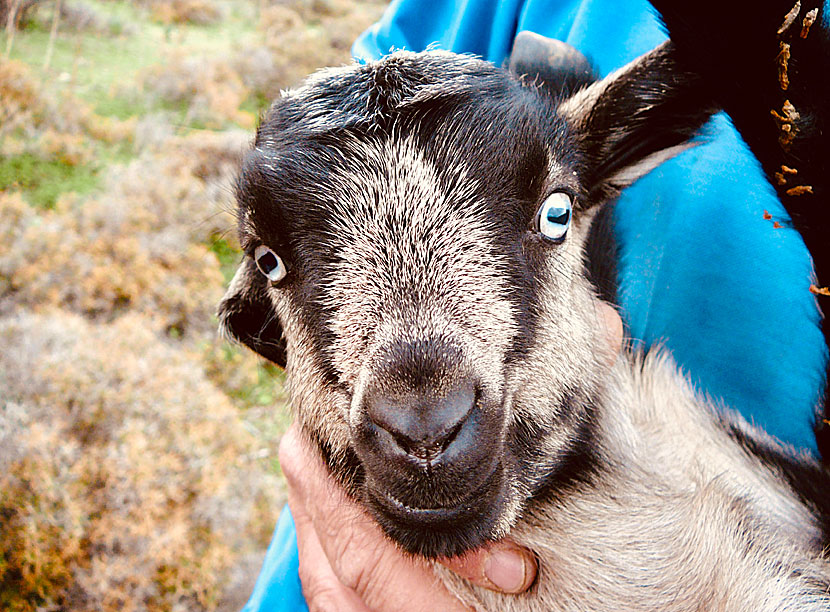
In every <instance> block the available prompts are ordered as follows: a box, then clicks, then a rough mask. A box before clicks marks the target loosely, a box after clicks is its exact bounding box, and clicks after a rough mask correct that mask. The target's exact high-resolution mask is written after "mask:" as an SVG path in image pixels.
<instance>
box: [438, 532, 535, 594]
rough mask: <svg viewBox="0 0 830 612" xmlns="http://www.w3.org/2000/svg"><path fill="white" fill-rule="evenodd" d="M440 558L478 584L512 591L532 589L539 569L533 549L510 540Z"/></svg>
mask: <svg viewBox="0 0 830 612" xmlns="http://www.w3.org/2000/svg"><path fill="white" fill-rule="evenodd" d="M440 561H441V564H442V565H444V566H445V567H448V568H449V569H451V570H452V571H454V572H455V573H456V574H458V575H459V576H461V577H462V578H466V579H467V580H469V581H470V582H472V583H474V584H477V585H479V586H483V587H485V588H488V589H490V590H493V591H500V592H502V593H510V594H516V593H523V592H524V591H526V590H527V589H529V588H530V585H532V584H533V581H534V580H536V573H537V572H538V564H537V562H536V557H535V556H534V555H533V553H532V552H530V551H529V550H527V549H526V548H522V547H521V546H518V545H517V544H515V543H513V542H510V541H509V540H502V541H500V542H496V543H494V544H491V545H490V546H488V547H486V548H479V549H476V550H471V551H470V552H468V553H466V554H464V555H461V556H458V557H451V558H448V559H441V560H440Z"/></svg>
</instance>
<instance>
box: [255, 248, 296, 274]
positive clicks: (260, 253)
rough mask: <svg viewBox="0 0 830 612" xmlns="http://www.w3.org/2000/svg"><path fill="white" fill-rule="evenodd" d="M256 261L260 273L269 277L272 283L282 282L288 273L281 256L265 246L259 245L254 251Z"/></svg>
mask: <svg viewBox="0 0 830 612" xmlns="http://www.w3.org/2000/svg"><path fill="white" fill-rule="evenodd" d="M254 261H256V267H257V268H259V271H260V272H262V273H263V274H264V275H265V276H267V277H268V280H270V281H271V282H272V283H276V282H279V281H281V280H282V279H283V278H285V275H286V274H287V273H288V270H286V269H285V264H284V263H283V262H282V259H280V256H279V255H277V254H276V253H274V251H272V250H271V249H269V248H268V247H267V246H265V245H264V244H261V245H259V246H258V247H257V248H256V249H255V250H254Z"/></svg>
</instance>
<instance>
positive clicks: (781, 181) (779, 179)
mask: <svg viewBox="0 0 830 612" xmlns="http://www.w3.org/2000/svg"><path fill="white" fill-rule="evenodd" d="M776 114H777V113H776ZM796 174H798V170H796V169H795V168H790V167H789V166H784V165H782V166H781V170H779V171H778V172H776V173H775V182H776V183H777V184H778V185H782V186H783V185H786V184H787V181H788V180H789V179H790V177H791V176H795V175H796Z"/></svg>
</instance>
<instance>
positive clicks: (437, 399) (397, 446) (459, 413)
mask: <svg viewBox="0 0 830 612" xmlns="http://www.w3.org/2000/svg"><path fill="white" fill-rule="evenodd" d="M476 399H477V398H476V386H475V384H474V383H473V382H472V381H462V382H460V383H459V384H456V385H453V386H452V387H451V388H450V389H447V390H433V389H430V390H419V391H410V392H407V393H402V394H401V393H394V394H387V393H382V392H378V391H374V392H370V393H369V394H367V397H366V404H365V406H366V413H367V416H368V417H369V419H370V421H371V423H372V424H373V425H374V426H375V427H376V428H377V430H376V435H377V440H376V442H377V444H378V450H380V451H381V453H382V454H384V455H387V456H390V457H392V456H399V455H400V453H401V452H403V453H404V454H406V455H407V456H409V457H411V458H414V459H416V460H419V461H421V462H426V463H429V462H432V461H434V460H436V459H437V458H439V457H440V456H441V455H442V454H444V453H445V452H447V451H448V450H452V451H460V452H462V453H463V452H464V451H465V450H466V449H465V448H464V446H466V445H467V444H468V443H469V442H470V441H471V440H470V438H471V437H470V436H467V435H463V434H464V432H465V429H466V428H469V427H471V426H472V421H474V420H475V419H472V418H471V416H472V414H473V411H474V409H475V406H476ZM453 454H455V452H454V453H453Z"/></svg>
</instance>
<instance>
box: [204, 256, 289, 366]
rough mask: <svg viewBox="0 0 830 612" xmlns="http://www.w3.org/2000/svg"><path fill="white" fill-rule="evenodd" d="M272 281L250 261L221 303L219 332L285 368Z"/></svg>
mask: <svg viewBox="0 0 830 612" xmlns="http://www.w3.org/2000/svg"><path fill="white" fill-rule="evenodd" d="M267 283H268V280H267V279H266V278H265V277H264V276H263V275H262V274H261V273H260V272H259V270H257V268H256V264H254V262H253V261H251V260H250V259H246V260H245V261H244V262H242V264H241V265H240V266H239V269H238V270H237V271H236V274H235V275H234V277H233V280H232V281H231V284H230V287H228V291H227V292H226V293H225V297H223V298H222V301H221V302H220V303H219V310H218V316H219V329H220V330H221V332H222V333H223V334H224V335H225V336H226V337H228V338H230V339H232V340H235V341H237V342H241V343H242V344H244V345H245V346H247V347H248V348H250V349H251V350H252V351H254V352H255V353H257V354H259V355H261V356H263V357H265V358H266V359H267V360H269V361H272V362H274V363H275V364H277V365H278V366H280V367H281V368H284V367H285V362H286V357H285V340H284V339H283V335H282V326H281V325H280V322H279V320H278V319H277V313H276V311H275V310H274V305H273V304H272V302H271V298H270V297H269V296H268V285H267Z"/></svg>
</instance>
